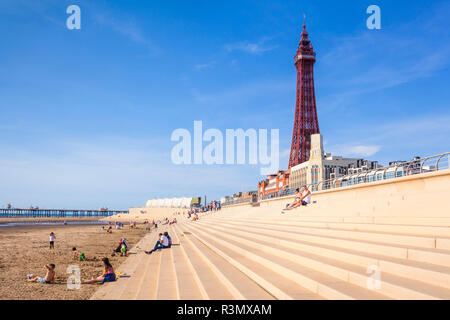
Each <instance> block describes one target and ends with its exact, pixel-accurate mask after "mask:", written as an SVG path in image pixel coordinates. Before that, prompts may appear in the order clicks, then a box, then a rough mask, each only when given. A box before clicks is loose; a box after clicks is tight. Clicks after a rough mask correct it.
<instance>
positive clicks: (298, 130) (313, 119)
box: [289, 24, 320, 168]
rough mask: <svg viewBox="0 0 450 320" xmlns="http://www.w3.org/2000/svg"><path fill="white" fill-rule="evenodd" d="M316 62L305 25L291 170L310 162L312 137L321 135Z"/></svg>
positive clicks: (300, 47)
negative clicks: (315, 90) (316, 88)
mask: <svg viewBox="0 0 450 320" xmlns="http://www.w3.org/2000/svg"><path fill="white" fill-rule="evenodd" d="M315 62H316V53H315V52H314V49H313V47H312V44H311V41H310V40H309V39H308V32H307V31H306V26H305V24H303V31H302V35H301V39H300V43H299V45H298V49H297V53H296V55H295V57H294V64H295V67H296V68H297V96H296V100H295V120H294V130H293V133H292V145H291V155H290V157H289V168H291V167H293V166H296V165H298V164H300V163H303V162H305V161H308V160H309V153H310V148H311V135H312V134H315V133H320V131H319V121H318V120H317V109H316V96H315V92H314V63H315Z"/></svg>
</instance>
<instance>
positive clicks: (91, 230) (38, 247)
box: [0, 225, 146, 300]
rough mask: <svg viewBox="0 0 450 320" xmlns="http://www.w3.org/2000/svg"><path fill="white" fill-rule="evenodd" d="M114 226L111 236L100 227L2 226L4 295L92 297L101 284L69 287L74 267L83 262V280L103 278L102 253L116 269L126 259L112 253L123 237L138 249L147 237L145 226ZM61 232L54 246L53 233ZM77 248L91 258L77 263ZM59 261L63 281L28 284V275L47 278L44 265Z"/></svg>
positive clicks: (0, 279)
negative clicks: (75, 252) (78, 287)
mask: <svg viewBox="0 0 450 320" xmlns="http://www.w3.org/2000/svg"><path fill="white" fill-rule="evenodd" d="M138 227H139V229H130V228H129V226H125V227H124V229H122V230H115V229H114V230H113V233H112V234H109V233H106V232H105V231H103V230H102V228H101V226H100V225H96V226H70V225H69V226H26V227H10V228H0V241H1V244H2V245H1V247H2V248H1V250H0V283H1V284H2V285H1V286H0V299H2V300H5V299H33V300H38V299H41V300H42V299H44V300H60V299H63V300H73V299H75V300H84V299H89V298H90V297H91V296H92V294H93V293H94V292H95V290H96V289H97V288H98V287H99V285H82V286H81V289H79V290H70V289H68V288H67V286H66V284H65V282H66V281H67V278H68V277H69V276H70V275H69V274H67V273H66V269H67V267H68V266H69V265H78V266H79V267H80V269H81V279H82V280H88V279H91V278H92V277H97V276H99V275H100V274H101V273H102V271H103V268H102V262H101V259H102V258H103V257H108V258H109V259H110V261H111V263H112V265H113V266H114V267H115V268H117V267H118V266H119V265H120V264H121V263H122V262H123V261H125V259H126V257H120V256H118V255H116V256H114V257H112V256H111V253H112V251H113V249H115V248H116V247H117V245H118V243H119V241H120V238H126V239H127V240H128V243H129V245H130V247H133V246H134V245H135V244H136V243H137V242H139V240H140V239H141V238H142V237H143V236H144V235H145V233H146V231H145V230H144V228H143V226H138ZM52 231H53V232H54V233H55V234H56V241H55V249H54V250H50V249H49V234H50V232H52ZM72 247H76V248H77V249H78V250H80V251H82V252H84V253H85V254H86V257H87V261H75V260H74V259H73V256H72ZM47 263H54V264H55V265H56V281H57V282H59V281H60V282H62V284H40V283H29V282H27V281H26V275H27V274H29V273H32V274H34V275H39V276H42V277H43V276H44V275H45V269H44V267H43V266H44V265H45V264H47Z"/></svg>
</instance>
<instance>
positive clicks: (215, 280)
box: [175, 226, 243, 300]
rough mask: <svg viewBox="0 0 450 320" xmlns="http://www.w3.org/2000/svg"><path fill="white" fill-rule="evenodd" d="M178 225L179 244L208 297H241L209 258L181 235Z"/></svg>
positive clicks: (214, 298)
mask: <svg viewBox="0 0 450 320" xmlns="http://www.w3.org/2000/svg"><path fill="white" fill-rule="evenodd" d="M179 227H180V226H175V230H176V232H178V235H179V239H180V244H181V246H183V248H184V250H185V252H186V255H187V256H188V259H189V261H190V262H191V264H192V266H193V268H194V269H195V271H196V273H197V275H198V277H199V280H200V282H201V283H202V286H203V288H204V290H205V291H206V292H207V294H208V297H209V299H212V300H234V299H241V298H242V297H243V296H242V295H241V294H240V292H239V291H238V290H237V289H236V288H235V287H234V285H233V284H231V283H228V282H227V281H224V279H226V278H225V276H223V274H221V272H220V271H219V270H217V268H216V267H215V266H214V264H213V263H212V262H211V261H210V260H209V257H207V256H206V255H205V253H204V252H202V251H201V250H200V249H198V248H197V247H196V244H194V243H193V242H192V241H191V240H190V239H188V237H186V235H183V236H181V234H182V233H180V232H181V231H179Z"/></svg>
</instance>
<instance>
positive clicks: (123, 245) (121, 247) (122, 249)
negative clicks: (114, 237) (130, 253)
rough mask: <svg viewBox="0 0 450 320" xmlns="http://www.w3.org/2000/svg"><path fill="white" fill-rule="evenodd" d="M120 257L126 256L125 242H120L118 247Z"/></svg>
mask: <svg viewBox="0 0 450 320" xmlns="http://www.w3.org/2000/svg"><path fill="white" fill-rule="evenodd" d="M120 255H121V256H122V257H126V256H127V244H126V243H125V242H122V244H121V245H120Z"/></svg>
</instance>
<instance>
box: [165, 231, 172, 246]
mask: <svg viewBox="0 0 450 320" xmlns="http://www.w3.org/2000/svg"><path fill="white" fill-rule="evenodd" d="M164 235H165V236H166V237H167V240H168V242H169V244H168V247H169V248H170V247H171V246H172V238H171V237H170V236H169V233H168V232H167V231H166V232H164Z"/></svg>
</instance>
